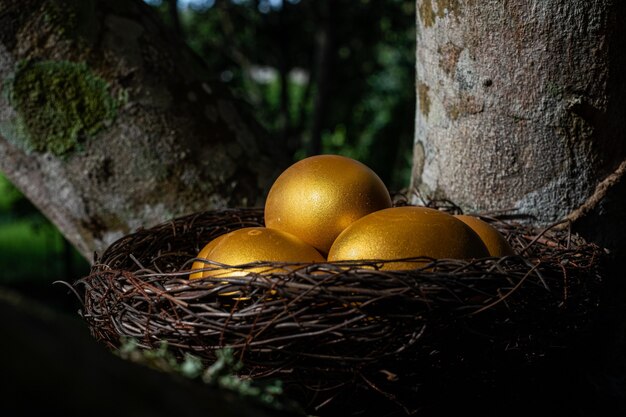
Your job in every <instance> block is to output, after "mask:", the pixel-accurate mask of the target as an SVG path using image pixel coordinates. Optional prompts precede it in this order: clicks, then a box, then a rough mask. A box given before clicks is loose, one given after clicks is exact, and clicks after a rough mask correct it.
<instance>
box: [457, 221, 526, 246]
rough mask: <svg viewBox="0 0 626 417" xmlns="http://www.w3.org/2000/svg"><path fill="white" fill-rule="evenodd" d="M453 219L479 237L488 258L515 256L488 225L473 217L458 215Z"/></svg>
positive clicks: (500, 235)
mask: <svg viewBox="0 0 626 417" xmlns="http://www.w3.org/2000/svg"><path fill="white" fill-rule="evenodd" d="M454 217H456V218H457V219H459V220H461V221H462V222H463V223H465V224H466V225H468V226H469V227H471V228H472V230H474V231H475V232H476V233H477V234H478V236H480V238H481V239H482V241H483V243H484V244H485V246H486V247H487V250H488V251H489V255H490V256H507V255H515V251H513V248H512V247H511V245H509V242H507V241H506V239H505V238H504V236H502V234H501V233H500V232H498V231H497V230H496V229H495V228H494V227H493V226H491V225H490V224H489V223H487V222H484V221H482V220H480V219H479V218H478V217H474V216H467V215H461V214H459V215H456V216H454Z"/></svg>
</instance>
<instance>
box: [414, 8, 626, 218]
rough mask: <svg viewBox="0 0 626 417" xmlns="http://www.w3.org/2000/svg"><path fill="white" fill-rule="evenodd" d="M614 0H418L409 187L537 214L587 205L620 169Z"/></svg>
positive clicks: (618, 23) (619, 21) (620, 61)
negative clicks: (414, 99)
mask: <svg viewBox="0 0 626 417" xmlns="http://www.w3.org/2000/svg"><path fill="white" fill-rule="evenodd" d="M623 3H624V2H615V1H611V0H593V1H587V0H546V1H526V0H511V1H500V0H485V1H474V0H418V1H417V10H418V15H417V83H416V88H417V116H416V134H415V148H414V170H413V180H412V184H411V186H412V187H413V188H414V189H417V190H419V191H420V192H421V193H422V194H425V195H427V196H430V197H436V198H448V199H450V200H453V201H454V202H456V203H458V204H460V205H461V206H462V207H464V208H465V209H467V210H470V211H485V210H501V209H511V208H514V209H517V210H518V212H520V213H525V214H530V215H533V216H536V217H537V220H538V221H539V222H544V223H545V222H552V221H555V220H559V219H563V218H566V217H568V216H570V218H572V219H573V220H578V218H580V217H581V216H582V215H586V214H589V213H591V212H592V211H593V210H594V208H595V207H596V206H597V202H598V201H600V200H603V197H604V196H605V195H606V193H607V192H609V189H610V188H611V186H612V185H611V184H615V183H617V182H619V180H620V179H621V173H622V172H623V171H624V167H623V166H622V163H623V161H624V159H625V156H626V141H625V135H626V117H624V114H625V112H626V102H625V98H626V83H624V81H623V74H624V73H626V65H625V57H624V55H625V54H624V50H625V49H624V46H625V45H626V42H625V39H626V35H625V34H624V33H625V32H624V31H623V21H624V18H625V17H626V12H625V6H624V5H623ZM609 183H610V184H609ZM607 185H608V187H607ZM622 200H623V199H622ZM623 203H624V202H623V201H622V203H621V204H623ZM622 207H624V205H623V206H622ZM579 208H580V210H579ZM583 212H584V213H583Z"/></svg>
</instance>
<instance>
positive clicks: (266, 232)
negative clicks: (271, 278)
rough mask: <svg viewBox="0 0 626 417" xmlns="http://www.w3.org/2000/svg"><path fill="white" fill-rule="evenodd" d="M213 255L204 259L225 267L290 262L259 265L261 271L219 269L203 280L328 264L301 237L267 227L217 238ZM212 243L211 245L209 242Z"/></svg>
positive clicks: (205, 274) (246, 229)
mask: <svg viewBox="0 0 626 417" xmlns="http://www.w3.org/2000/svg"><path fill="white" fill-rule="evenodd" d="M217 239H218V240H219V241H218V242H216V243H215V245H214V246H213V248H212V249H210V250H209V253H208V254H207V255H206V256H205V257H204V258H205V259H207V260H210V261H214V262H219V263H221V264H225V265H233V266H236V265H243V264H248V263H252V262H256V261H261V262H263V261H266V262H286V263H293V264H294V265H288V266H287V265H286V266H285V267H284V268H277V267H272V266H259V267H258V268H257V267H255V268H230V267H229V268H226V267H225V268H218V269H214V270H211V271H205V272H203V273H202V278H207V277H226V276H244V275H247V274H248V273H249V272H257V273H261V274H266V273H273V274H280V273H287V272H289V270H290V269H295V268H297V267H299V266H301V265H302V264H306V263H314V262H324V261H325V260H324V258H323V257H322V255H320V253H319V252H318V251H316V250H315V248H313V247H312V246H310V245H308V244H306V243H304V242H303V241H301V240H300V239H298V238H297V237H295V236H293V235H290V234H289V233H285V232H282V231H280V230H274V229H269V228H265V227H246V228H243V229H239V230H235V231H233V232H230V233H227V234H225V235H222V236H220V237H218V238H217ZM209 244H211V243H209Z"/></svg>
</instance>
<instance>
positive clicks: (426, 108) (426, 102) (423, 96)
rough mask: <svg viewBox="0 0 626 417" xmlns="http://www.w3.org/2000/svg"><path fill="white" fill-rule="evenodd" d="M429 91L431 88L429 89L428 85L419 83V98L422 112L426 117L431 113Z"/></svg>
mask: <svg viewBox="0 0 626 417" xmlns="http://www.w3.org/2000/svg"><path fill="white" fill-rule="evenodd" d="M429 90H430V87H428V84H424V83H419V84H418V86H417V97H418V100H419V108H420V112H421V113H422V114H423V115H424V116H425V117H428V114H429V113H430V97H429V96H428V91H429Z"/></svg>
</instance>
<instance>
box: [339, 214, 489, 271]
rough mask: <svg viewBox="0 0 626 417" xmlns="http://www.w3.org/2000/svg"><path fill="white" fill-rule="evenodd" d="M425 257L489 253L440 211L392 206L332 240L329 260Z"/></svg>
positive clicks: (394, 265) (399, 265)
mask: <svg viewBox="0 0 626 417" xmlns="http://www.w3.org/2000/svg"><path fill="white" fill-rule="evenodd" d="M419 256H427V257H430V258H434V259H443V258H448V259H471V258H483V257H486V256H489V253H488V252H487V248H486V247H485V245H484V244H483V242H482V241H481V239H480V237H478V235H477V234H476V233H475V232H474V231H473V230H472V229H471V228H469V227H468V226H467V225H466V224H465V223H463V222H462V221H460V220H459V219H456V218H454V216H452V215H450V214H447V213H444V212H442V211H439V210H435V209H430V208H425V207H394V208H389V209H385V210H381V211H377V212H375V213H372V214H368V215H367V216H365V217H363V218H361V219H359V220H357V221H356V222H354V223H353V224H351V225H350V226H348V228H347V229H346V230H344V231H343V232H342V233H341V234H340V235H339V236H338V237H337V240H335V243H333V245H332V247H331V248H330V252H329V253H328V260H329V261H343V260H365V259H383V260H393V259H402V258H412V257H419ZM418 266H420V265H419V264H416V263H415V262H407V261H405V262H389V263H386V264H385V265H384V266H383V269H390V270H393V269H413V268H416V267H418Z"/></svg>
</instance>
